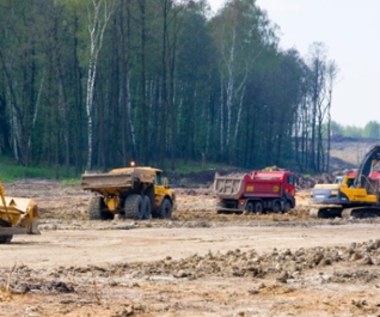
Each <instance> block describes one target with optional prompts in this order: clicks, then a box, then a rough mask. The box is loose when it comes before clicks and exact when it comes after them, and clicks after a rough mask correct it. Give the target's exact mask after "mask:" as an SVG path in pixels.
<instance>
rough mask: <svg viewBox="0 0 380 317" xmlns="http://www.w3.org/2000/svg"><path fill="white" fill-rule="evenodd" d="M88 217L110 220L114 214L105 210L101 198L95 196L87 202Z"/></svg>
mask: <svg viewBox="0 0 380 317" xmlns="http://www.w3.org/2000/svg"><path fill="white" fill-rule="evenodd" d="M88 217H89V219H90V220H111V219H113V217H114V215H113V214H112V213H111V212H109V211H107V210H106V206H105V204H104V202H103V198H102V197H99V196H95V197H92V198H91V200H90V202H89V204H88Z"/></svg>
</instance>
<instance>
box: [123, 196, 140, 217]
mask: <svg viewBox="0 0 380 317" xmlns="http://www.w3.org/2000/svg"><path fill="white" fill-rule="evenodd" d="M124 216H125V218H130V219H140V220H141V219H143V218H144V209H143V198H142V197H141V195H137V194H131V195H129V196H127V198H126V199H125V201H124Z"/></svg>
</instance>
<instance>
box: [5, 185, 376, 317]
mask: <svg viewBox="0 0 380 317" xmlns="http://www.w3.org/2000/svg"><path fill="white" fill-rule="evenodd" d="M7 193H8V194H9V195H15V196H25V197H33V198H34V199H35V200H37V201H38V204H39V206H40V209H41V215H42V219H41V225H40V229H41V232H42V234H41V235H37V236H21V235H20V236H15V237H14V240H13V242H12V244H10V245H1V246H0V250H1V251H0V272H1V275H0V316H114V317H121V316H380V273H379V272H380V271H379V268H380V230H379V229H380V220H373V219H372V220H340V219H335V220H316V219H311V218H309V216H308V208H309V207H308V206H309V201H308V191H307V190H305V191H301V192H300V193H299V196H298V197H297V198H298V200H297V201H298V207H297V208H296V209H295V210H293V211H292V212H291V213H290V214H286V215H282V214H269V215H248V216H247V215H234V214H232V215H218V214H216V212H215V210H214V203H215V202H214V198H213V197H212V196H211V195H207V193H208V191H207V190H204V189H202V190H198V189H188V190H183V189H182V190H178V205H177V211H176V212H175V215H174V218H173V219H172V220H170V221H168V220H152V221H142V222H134V221H130V220H122V219H118V220H114V221H109V222H101V221H88V220H86V216H87V215H86V206H87V202H88V200H89V198H90V194H88V193H86V192H83V191H81V190H80V188H79V187H78V186H63V185H60V184H58V183H55V182H46V181H39V182H35V181H34V182H18V183H15V184H13V185H10V186H7Z"/></svg>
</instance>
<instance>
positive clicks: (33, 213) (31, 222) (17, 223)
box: [0, 183, 39, 244]
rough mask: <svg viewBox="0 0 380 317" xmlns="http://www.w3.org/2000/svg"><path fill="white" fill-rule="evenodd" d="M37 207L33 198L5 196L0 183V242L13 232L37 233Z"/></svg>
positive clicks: (6, 240)
mask: <svg viewBox="0 0 380 317" xmlns="http://www.w3.org/2000/svg"><path fill="white" fill-rule="evenodd" d="M37 221H38V207H37V203H36V202H35V201H34V200H33V199H28V198H19V197H7V196H5V191H4V186H3V184H2V183H0V244H4V243H10V242H11V240H12V238H13V235H15V234H27V233H28V234H38V233H39V231H38V223H37Z"/></svg>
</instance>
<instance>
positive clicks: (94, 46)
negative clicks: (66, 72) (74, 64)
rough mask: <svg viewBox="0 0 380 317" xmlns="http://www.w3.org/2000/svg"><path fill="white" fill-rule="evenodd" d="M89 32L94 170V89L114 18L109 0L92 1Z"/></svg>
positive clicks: (89, 117)
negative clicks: (105, 37)
mask: <svg viewBox="0 0 380 317" xmlns="http://www.w3.org/2000/svg"><path fill="white" fill-rule="evenodd" d="M87 11H88V32H89V35H90V52H89V53H90V54H89V63H88V72H87V96H86V113H87V133H88V153H87V164H86V169H87V170H91V168H92V155H93V121H94V87H95V79H96V72H97V66H98V65H97V64H98V58H99V52H100V50H101V48H102V44H103V38H104V32H105V30H106V28H107V24H108V22H109V20H110V18H111V16H112V13H113V7H112V5H111V4H110V3H109V1H107V0H91V2H90V4H89V6H88V8H87Z"/></svg>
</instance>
